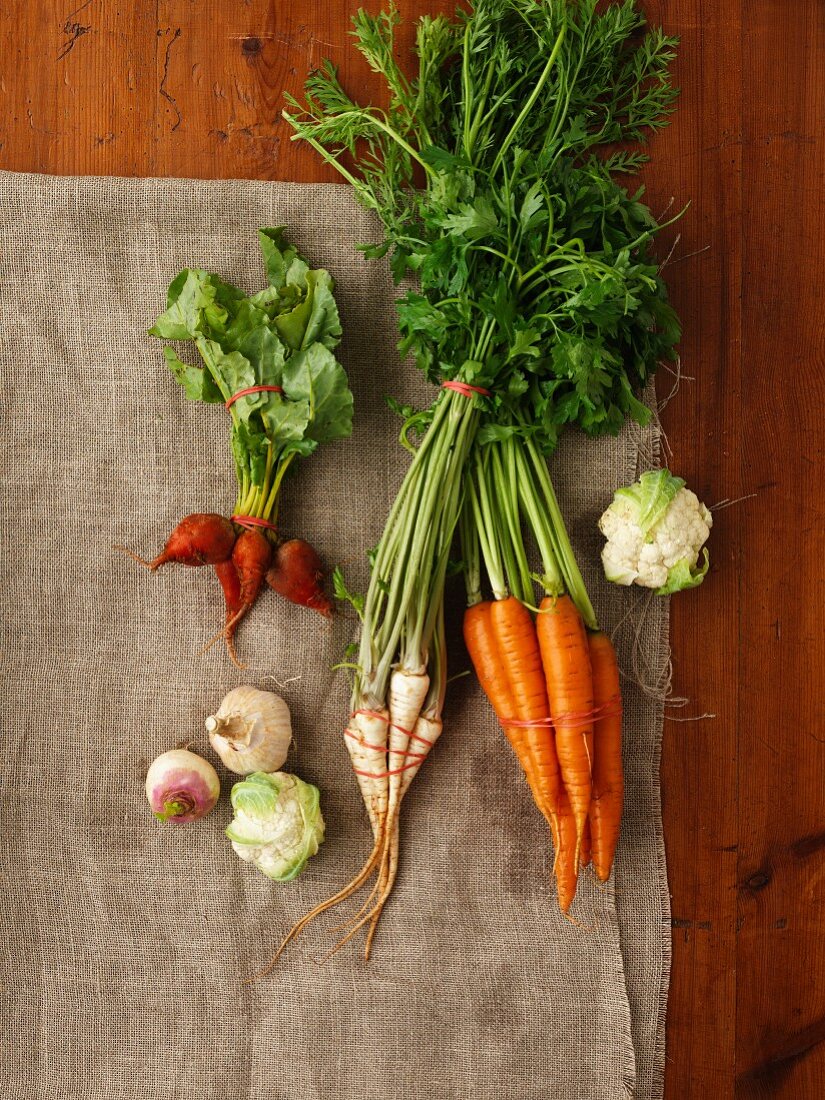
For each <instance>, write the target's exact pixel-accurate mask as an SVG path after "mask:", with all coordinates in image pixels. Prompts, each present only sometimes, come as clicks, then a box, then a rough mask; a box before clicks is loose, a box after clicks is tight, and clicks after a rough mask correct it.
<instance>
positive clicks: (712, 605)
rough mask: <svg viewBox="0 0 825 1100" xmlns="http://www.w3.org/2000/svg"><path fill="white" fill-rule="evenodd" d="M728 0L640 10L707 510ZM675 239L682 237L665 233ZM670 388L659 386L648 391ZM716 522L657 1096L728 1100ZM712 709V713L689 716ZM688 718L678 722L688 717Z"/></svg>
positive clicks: (723, 226)
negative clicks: (667, 83) (667, 63)
mask: <svg viewBox="0 0 825 1100" xmlns="http://www.w3.org/2000/svg"><path fill="white" fill-rule="evenodd" d="M739 8H740V4H739V2H738V0H724V2H721V3H719V4H716V5H712V6H708V5H702V4H701V3H696V2H695V0H680V2H678V3H675V4H673V3H660V4H658V5H656V6H655V7H654V6H653V5H648V8H647V10H648V12H649V15H650V18H651V21H655V20H656V19H659V20H660V21H661V22H662V23H663V24H664V26H665V27H666V28H667V29H668V31H670V32H671V33H675V34H678V35H679V36H680V39H681V45H680V50H679V60H678V64H677V70H676V76H677V81H678V84H679V86H680V88H681V89H682V95H681V97H680V101H679V108H678V111H677V113H676V115H675V116H674V120H673V123H672V125H671V126H670V127H669V129H668V130H666V131H665V132H664V133H663V134H662V135H661V137H660V138H659V139H658V140H657V142H656V144H655V146H654V151H653V159H652V162H651V164H650V165H649V167H648V168H647V169H646V172H645V177H646V181H647V184H648V187H649V196H650V199H651V202H652V205H653V208H654V209H656V210H661V209H663V208H664V207H665V206H666V205H667V203H668V202H670V201H671V200H672V201H673V207H674V212H675V211H676V210H678V209H680V208H681V207H682V206H683V205H684V204H685V203H686V202H690V207H689V208H688V209H687V211H686V212H685V214H684V216H683V217H682V219H681V220H680V221H679V223H678V224H677V226H675V227H674V228H673V230H672V231H671V232H670V233H669V234H668V238H667V239H666V241H663V242H662V245H661V246H660V253H661V254H663V255H666V254H667V250H668V249H669V248H670V247H673V253H672V257H671V260H670V262H669V263H668V266H667V267H666V269H665V276H666V278H667V281H668V286H669V289H670V293H671V295H672V298H673V302H674V305H675V306H676V308H677V310H678V312H679V314H680V316H681V317H682V321H683V325H684V336H683V339H682V343H681V348H680V352H681V369H682V371H683V372H684V375H685V376H686V380H684V381H683V382H682V383H681V385H680V388H679V390H678V393H677V394H676V396H675V397H674V398H673V400H672V402H671V403H670V404H669V405H668V407H667V408H666V409H665V410H664V413H663V417H664V427H665V430H666V432H667V437H668V440H669V444H670V447H671V450H672V453H671V454H669V455H668V454H666V455H664V456H663V458H664V460H666V461H668V462H669V464H670V466H671V468H672V469H673V470H674V472H676V473H679V474H680V475H681V476H683V477H685V478H686V479H687V480H688V482H689V484H690V485H691V486H692V487H693V488H694V489H695V491H696V492H697V493H698V494H699V495H700V497H701V498H702V499H703V500H705V501H707V502H709V503H711V502H714V501H718V500H721V499H722V498H723V497H729V498H731V499H733V498H735V497H738V496H740V495H741V492H742V490H741V482H740V466H739V450H740V437H739V432H738V428H737V425H738V423H739V401H740V369H741V354H740V344H741V331H740V328H741V311H740V305H739V294H740V281H741V249H740V239H739V238H740V232H741V226H740V223H741V144H740V141H739V136H740V135H739V132H740V108H741V91H740V83H741V60H740V56H739V53H740V50H739ZM677 233H678V239H675V237H676V234H677ZM670 388H671V387H670V385H669V384H668V380H667V378H666V377H660V379H659V382H658V392H659V395H660V398H662V397H665V396H666V395H667V394H668V392H669V390H670ZM740 522H741V509H740V508H739V507H738V506H736V507H732V508H729V509H724V510H721V511H719V512H717V513H716V515H715V519H714V531H713V536H712V562H713V565H712V569H711V573H710V574H709V576H708V577H707V579H706V581H705V583H704V584H703V586H702V587H701V588H700V589H697V590H696V591H695V592H688V593H684V594H682V595H680V596H679V597H677V598H675V599H673V600H672V601H671V613H672V617H671V641H672V647H673V654H674V669H675V672H674V682H673V691H674V695H675V696H676V697H682V698H686V699H687V700H688V702H687V704H686V705H685V706H684V707H681V708H676V707H672V708H668V710H667V712H666V713H667V715H668V720H666V722H665V729H664V747H663V756H662V799H663V812H664V822H665V840H666V847H667V855H668V876H669V881H670V891H671V899H672V900H671V905H672V917H673V968H672V974H671V988H670V998H669V1005H668V1033H667V1067H666V1095H667V1096H668V1097H672V1098H674V1100H675V1098H681V1097H690V1098H694V1097H695V1098H696V1100H700V1098H704V1097H710V1096H713V1097H715V1098H718V1100H725V1098H727V1097H731V1096H732V1095H733V1067H734V1064H735V1039H736V1036H735V1004H736V1002H735V998H736V971H735V922H736V858H737V857H736V844H737V838H738V833H737V819H738V808H737V798H736V793H737V792H736V774H737V773H736V768H737V755H736V734H737V702H738V683H737V676H736V665H735V659H736V652H737V646H738V621H737V611H738V599H739V581H738V574H739V553H740V551H739V546H740V540H739V526H740ZM703 714H711V715H713V717H712V718H704V719H703V718H699V719H698V720H695V721H691V720H690V719H691V718H696V717H697V716H699V715H703ZM686 719H687V720H686Z"/></svg>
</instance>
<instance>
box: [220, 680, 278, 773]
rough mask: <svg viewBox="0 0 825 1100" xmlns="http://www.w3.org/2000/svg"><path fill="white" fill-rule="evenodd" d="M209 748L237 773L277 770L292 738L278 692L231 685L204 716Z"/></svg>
mask: <svg viewBox="0 0 825 1100" xmlns="http://www.w3.org/2000/svg"><path fill="white" fill-rule="evenodd" d="M206 729H207V731H208V733H209V740H210V742H211V744H212V748H213V749H214V750H215V752H216V753H217V754H218V756H219V757H220V758H221V760H222V761H223V762H224V764H226V766H227V768H229V770H230V771H232V772H235V774H236V775H251V774H252V772H277V771H279V770H280V768H281V766H282V764H283V763H284V761H285V760H286V756H287V753H288V752H289V746H290V743H291V741H292V723H291V722H290V719H289V707H288V706H287V705H286V703H285V702H284V701H283V699H282V698H281V697H280V696H279V695H274V694H273V693H272V692H271V691H260V690H259V689H258V688H254V687H249V686H248V685H246V684H244V685H243V686H242V687H236V688H233V689H232V691H230V692H229V694H228V695H227V696H226V697H225V699H224V701H223V702H222V703H221V705H220V706H219V707H218V710H217V712H216V713H215V714H210V716H209V717H208V718H207V719H206Z"/></svg>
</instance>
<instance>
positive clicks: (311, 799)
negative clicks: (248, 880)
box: [226, 772, 324, 882]
mask: <svg viewBox="0 0 825 1100" xmlns="http://www.w3.org/2000/svg"><path fill="white" fill-rule="evenodd" d="M231 799H232V809H233V810H234V812H235V816H234V818H233V820H232V824H231V825H230V826H229V828H228V829H227V830H226V835H227V836H228V837H229V839H230V840H231V841H232V847H233V848H234V849H235V851H236V852H237V854H238V855H239V856H240V857H241V859H243V860H245V861H246V862H247V863H252V864H254V865H255V866H256V867H257V868H258V870H259V871H263V873H264V874H265V875H266V876H267V878H271V879H275V880H277V881H278V882H289V881H290V880H291V879H294V878H295V877H296V876H297V875H300V873H301V871H303V869H304V867H306V864H307V860H308V859H310V857H311V856H314V855H315V853H316V852H317V851H318V846H319V845H320V843H321V842H322V840H323V839H324V819H323V817H322V816H321V808H320V793H319V791H318V788H317V787H314V786H313V785H312V784H311V783H304V782H303V780H301V779H299V778H298V776H297V775H290V774H289V772H254V773H253V774H252V775H248V776H247V777H246V779H243V780H241V782H240V783H236V784H235V786H234V787H233V788H232V795H231Z"/></svg>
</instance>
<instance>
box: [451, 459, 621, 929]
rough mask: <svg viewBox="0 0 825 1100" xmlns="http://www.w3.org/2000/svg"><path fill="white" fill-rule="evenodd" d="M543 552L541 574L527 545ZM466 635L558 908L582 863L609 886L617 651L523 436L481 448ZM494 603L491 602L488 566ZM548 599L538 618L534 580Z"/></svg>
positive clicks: (468, 561)
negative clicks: (540, 820)
mask: <svg viewBox="0 0 825 1100" xmlns="http://www.w3.org/2000/svg"><path fill="white" fill-rule="evenodd" d="M523 527H526V528H528V529H529V530H530V532H531V534H532V536H533V538H534V539H535V541H536V542H537V544H538V546H539V548H540V552H541V557H542V569H543V571H542V573H541V574H540V575H539V576H535V575H534V574H531V572H530V570H529V566H528V563H527V553H526V550H525V547H524V541H523V538H522V528H523ZM461 537H462V549H463V556H464V563H465V571H464V575H465V580H466V586H467V610H466V612H465V615H464V639H465V643H466V645H467V650H468V652H469V654H470V658H471V660H472V662H473V667H474V668H475V671H476V675H477V676H478V679H479V682H480V684H481V686H482V688H483V689H484V692H485V694H486V695H487V698H488V699H489V701H490V703H491V705H492V707H493V710H494V711H495V713H496V716H497V718H498V720H499V722H500V724H501V726H502V728H503V730H504V732H505V734H506V736H507V740H508V741H509V742H510V745H511V746H512V748H513V751H514V752H515V754H516V756H517V758H518V761H519V763H520V764H521V767H522V769H523V771H524V775H525V777H526V779H527V783H528V785H529V787H530V791H531V793H532V795H533V799H534V800H535V803H536V806H537V807H538V808H539V810H540V811H541V813H542V814H543V815H544V817H545V818H546V820H547V822H548V824H549V826H550V831H551V834H552V838H553V847H554V850H555V860H554V872H555V876H556V883H557V890H558V902H559V907H560V909H561V910H562V912H564V913H567V911H568V910H569V908H570V905H571V903H572V901H573V897H574V895H575V892H576V883H577V879H578V873H579V868H580V867H586V866H587V865H588V864H589V863H590V862H591V860H592V863H593V868H594V870H595V872H596V875H597V877H598V878H599V879H600V880H601V881H602V882H605V881H607V879H608V877H609V875H610V870H611V867H612V865H613V857H614V855H615V851H616V844H617V841H618V838H619V823H620V820H621V814H622V795H623V778H622V734H621V731H622V703H621V692H620V688H619V671H618V664H617V661H616V652H615V650H614V648H613V644H612V642H611V641H610V638H609V637H608V636H607V635H606V634H605V633H603V632H602V631H600V630H599V629H598V625H597V623H596V619H595V615H594V612H593V607H592V605H591V603H590V600H589V598H588V595H587V591H586V589H585V587H584V582H583V580H582V577H581V574H580V572H579V569H578V567H577V565H576V561H575V557H574V555H573V551H572V547H571V546H570V540H569V537H568V535H567V531H566V529H565V525H564V522H563V519H562V516H561V512H560V510H559V506H558V501H557V499H556V495H555V492H554V490H553V486H552V483H551V481H550V477H549V474H548V472H547V468H546V465H545V463H544V459H543V458H542V456H541V455H539V454H538V453H536V452H535V450H532V451H531V448H530V446H529V444H528V445H527V446H526V447H525V446H521V445H520V444H518V443H517V442H516V441H515V440H514V439H510V440H508V441H506V442H504V443H491V444H490V445H489V446H487V447H486V448H479V449H478V450H477V453H476V455H475V461H474V463H473V469H472V471H471V473H470V475H469V477H468V493H467V499H466V502H465V507H464V512H463V515H462V519H461ZM482 563H483V565H484V568H485V571H486V573H487V577H488V580H489V585H490V588H491V590H492V596H493V598H492V599H483V598H482V592H481V588H482V585H481V565H482ZM536 581H538V582H539V584H540V586H541V588H542V589H543V592H544V595H543V598H542V600H541V603H540V604H539V606H538V609H537V611H536V614H535V616H534V615H533V614H531V611H530V608H531V606H532V605H533V601H534V583H535V582H536Z"/></svg>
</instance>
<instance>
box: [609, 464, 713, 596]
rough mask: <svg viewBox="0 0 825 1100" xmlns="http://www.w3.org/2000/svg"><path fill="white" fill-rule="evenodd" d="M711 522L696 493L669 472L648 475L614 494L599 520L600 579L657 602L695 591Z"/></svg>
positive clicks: (705, 567)
mask: <svg viewBox="0 0 825 1100" xmlns="http://www.w3.org/2000/svg"><path fill="white" fill-rule="evenodd" d="M712 526H713V517H712V516H711V514H710V511H709V510H708V509H707V508H706V507H705V505H704V504H702V502H701V501H700V500H699V498H698V497H697V496H696V494H695V493H692V492H691V491H690V489H686V488H685V483H684V481H683V480H682V478H680V477H674V476H673V474H671V472H670V471H669V470H651V471H649V472H648V473H646V474H642V476H641V478H640V479H639V480H638V481H637V482H635V483H634V484H633V485H628V486H626V487H625V488H623V489H618V490H617V491H616V493H615V495H614V497H613V503H612V504H611V505H610V507H609V508H608V509H607V510H606V511H605V513H604V514H603V515H602V517H601V519H600V520H599V528H600V530H601V532H602V534H603V535H604V536H605V537H606V538H607V542H606V543H605V545H604V548H603V549H602V564H603V566H604V573H605V576H606V577H607V579H608V580H609V581H614V582H615V583H616V584H625V585H629V584H638V585H641V586H642V587H643V588H654V589H655V590H656V594H657V595H659V596H666V595H669V594H670V593H671V592H680V591H681V590H682V589H683V588H695V587H696V586H697V585H698V584H701V583H702V581H703V580H704V578H705V574H706V573H707V571H708V552H707V549H705V550H704V553H703V562H702V564H701V565H700V564H699V555H700V551H702V548H703V546H704V544H705V542H706V541H707V538H708V535H709V534H710V529H711V527H712Z"/></svg>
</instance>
